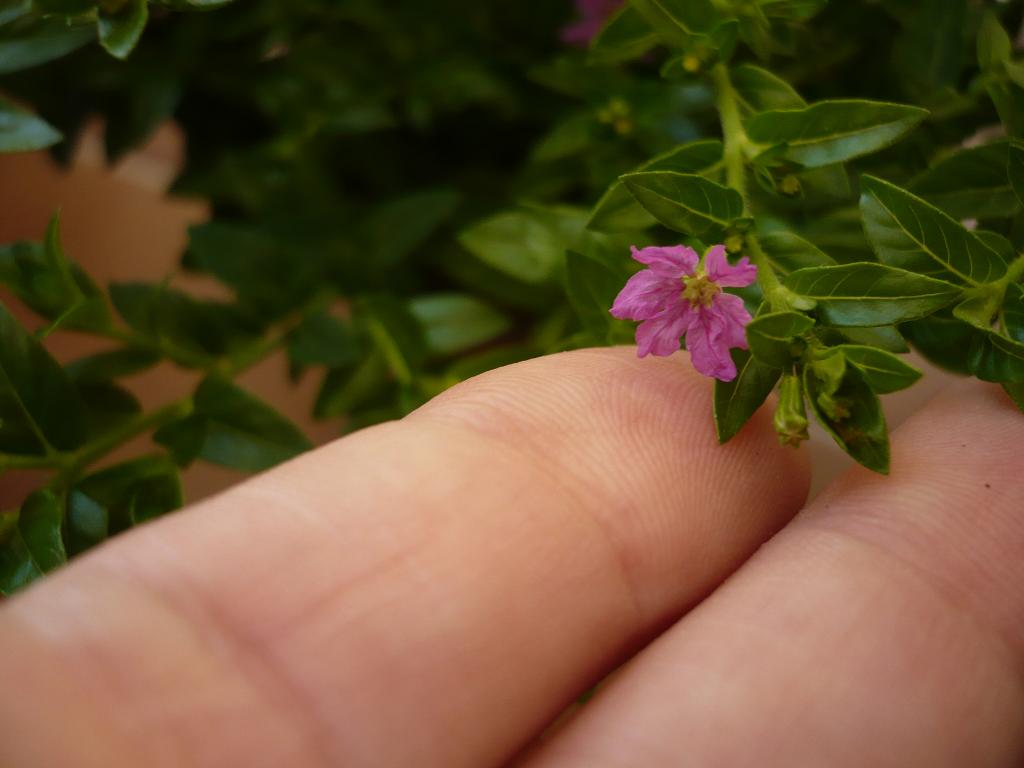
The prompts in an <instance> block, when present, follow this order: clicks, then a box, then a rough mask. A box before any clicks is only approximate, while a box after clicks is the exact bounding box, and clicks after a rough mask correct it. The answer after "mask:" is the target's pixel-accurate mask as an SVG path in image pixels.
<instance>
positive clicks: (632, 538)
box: [0, 349, 807, 768]
mask: <svg viewBox="0 0 1024 768" xmlns="http://www.w3.org/2000/svg"><path fill="white" fill-rule="evenodd" d="M710 393H711V387H710V382H709V381H708V380H706V379H703V378H701V377H699V376H697V375H696V374H695V373H694V372H693V371H692V369H691V368H690V367H689V364H688V363H687V361H686V360H685V356H683V355H678V356H676V358H674V359H668V360H644V361H638V360H637V359H636V358H635V356H634V354H633V352H632V350H625V349H620V350H606V351H583V352H576V353H569V354H563V355H558V356H554V357H551V358H546V359H541V360H535V361H530V362H527V363H522V364H520V365H516V366H512V367H510V368H506V369H503V370H500V371H497V372H493V373H491V374H488V375H485V376H483V377H481V378H479V379H477V380H474V381H473V382H470V383H468V384H466V385H463V386H461V387H459V388H456V389H455V390H454V391H452V392H450V393H449V394H447V395H445V396H443V397H442V398H440V399H438V400H437V401H435V402H434V403H432V404H430V405H429V406H427V407H426V408H424V409H422V410H421V411H419V412H417V413H416V414H414V415H413V416H412V417H410V418H408V419H406V420H405V421H403V422H400V423H395V424H389V425H384V426H381V427H378V428H374V429H371V430H367V431H365V432H362V433H359V434H356V435H354V436H352V437H350V438H347V439H345V440H341V441H339V442H337V443H335V444H333V445H331V446H328V447H326V448H323V449H321V450H319V451H316V452H314V453H313V454H311V455H308V456H306V457H304V458H302V459H300V460H298V461H295V462H293V463H291V464H288V465H286V466H284V467H281V468H279V469H278V470H276V471H274V472H271V473H269V474H267V475H264V476H263V477H260V478H257V479H255V480H253V481H251V482H249V483H246V484H244V485H242V486H240V487H239V488H237V489H235V490H233V491H231V492H229V493H227V494H224V495H223V496H221V497H219V498H217V499H214V500H212V501H209V502H207V503H205V504H202V505H199V506H197V507H196V508H193V509H192V510H189V511H186V512H184V513H181V514H179V515H177V516H175V517H173V518H171V519H169V520H166V521H164V522H161V523H158V524H154V525H150V526H147V527H145V528H142V529H140V530H139V531H137V532H136V533H134V534H132V535H129V536H126V537H124V538H123V539H121V540H120V541H118V542H116V543H114V544H113V545H111V546H109V547H107V548H104V549H103V550H101V551H100V552H98V553H96V554H95V555H93V556H91V557H87V558H85V559H83V560H82V561H81V562H79V563H78V564H76V565H74V566H72V567H71V568H69V569H67V570H66V571H65V572H63V573H61V574H59V575H57V576H56V577H54V578H53V579H52V580H51V581H50V582H48V583H46V584H44V585H42V586H41V587H40V588H38V589H35V590H31V591H30V592H29V593H28V594H26V595H25V596H24V597H23V598H20V599H18V600H15V601H13V603H12V604H11V605H10V606H8V607H6V608H5V610H4V613H3V614H2V615H0V677H2V678H3V679H4V680H5V681H11V684H12V685H13V686H15V688H16V689H18V690H24V691H30V692H31V693H29V694H27V695H26V696H24V697H22V700H21V701H19V702H17V705H15V702H12V701H10V700H9V697H2V699H3V700H0V723H3V725H2V726H0V728H2V729H3V730H4V731H6V736H5V737H4V738H0V763H4V764H13V765H19V766H30V765H33V764H38V762H40V761H38V760H35V761H34V759H33V752H32V750H33V749H39V748H40V745H44V746H45V748H46V749H49V750H58V752H56V753H52V754H51V753H48V754H47V759H48V760H49V761H50V762H49V764H59V765H69V766H70V765H80V764H88V763H87V762H85V761H84V760H83V759H82V757H83V752H82V751H81V750H75V747H76V742H75V741H74V740H73V739H67V740H62V742H61V743H54V740H52V739H47V738H45V733H44V732H45V730H46V728H47V727H48V726H47V724H48V723H51V722H53V721H54V718H58V719H59V721H60V722H62V723H66V724H67V726H66V727H68V728H77V729H78V730H80V731H81V732H82V733H88V734H91V738H92V739H94V740H95V739H99V740H101V741H102V745H103V746H104V748H105V749H106V753H104V754H103V757H102V762H100V761H99V760H98V761H97V763H96V764H102V765H104V766H111V765H117V764H121V763H123V764H126V765H138V764H147V765H156V764H159V763H158V760H159V759H161V758H162V759H165V760H167V761H168V762H169V763H170V764H178V765H180V764H188V765H197V766H201V765H218V766H219V765H225V764H246V765H281V764H288V765H320V764H331V765H351V766H360V765H374V766H389V765H395V766H408V765H417V766H427V767H429V766H435V765H436V766H445V768H452V767H457V766H479V765H489V764H494V763H497V762H500V761H502V760H503V759H506V758H507V757H508V756H510V755H511V754H513V753H514V752H515V751H516V749H517V748H518V747H519V746H520V745H522V744H523V743H524V742H525V741H526V740H527V739H529V737H530V736H531V735H532V734H533V733H534V732H535V731H536V730H538V729H540V728H541V727H543V725H544V724H545V723H546V722H548V721H549V720H550V718H552V717H553V716H554V715H555V714H557V712H558V711H559V710H560V709H561V708H562V707H564V706H565V705H566V704H567V703H568V702H570V701H571V700H572V699H573V698H574V697H575V696H577V695H579V693H581V692H582V691H583V690H585V689H586V688H587V687H588V686H589V685H591V684H592V683H593V682H594V681H596V680H598V679H600V677H601V675H602V674H604V673H605V672H606V671H607V670H609V669H610V668H612V667H614V666H615V665H616V664H618V663H620V662H621V661H622V660H623V659H624V658H625V657H626V656H628V655H629V654H630V653H631V652H633V651H634V650H635V649H636V648H637V647H638V646H639V645H641V644H642V643H643V642H645V641H646V640H647V639H649V638H650V637H652V636H653V635H654V634H655V633H657V632H658V631H659V630H661V629H662V628H664V627H665V626H667V625H668V624H669V623H671V622H672V621H673V620H674V619H675V618H677V617H678V616H679V615H680V614H681V613H683V612H684V611H685V610H686V609H687V608H688V607H689V606H691V605H693V604H694V603H695V602H697V601H699V600H700V599H701V598H702V597H703V596H705V595H706V594H707V593H708V592H709V591H710V590H712V589H713V588H714V587H715V585H717V584H718V583H719V582H720V581H721V580H722V579H724V578H725V577H726V576H727V575H728V574H729V573H730V572H731V571H732V570H733V569H735V568H736V567H737V566H738V565H739V564H740V563H741V562H742V561H743V560H744V559H745V558H746V557H747V556H748V555H749V554H750V553H751V552H752V551H753V550H754V549H756V547H757V546H758V545H759V544H760V543H761V542H762V541H763V540H764V539H766V538H767V537H768V536H770V535H771V534H772V533H773V532H774V531H775V530H777V529H778V528H779V527H780V526H781V525H783V524H784V523H785V521H786V520H788V519H789V517H790V516H791V515H792V514H793V513H794V512H795V510H796V509H797V508H798V507H799V506H800V504H801V503H802V502H803V499H804V495H805V493H806V487H807V472H806V467H805V465H804V464H803V462H802V460H801V459H800V458H799V455H798V454H796V453H794V452H792V451H789V450H785V449H782V448H780V447H779V446H778V445H777V443H776V440H775V438H774V435H773V434H772V433H771V429H770V425H769V423H768V422H769V419H768V417H767V415H766V414H759V415H758V416H757V417H755V419H754V421H753V422H752V423H751V424H750V425H749V427H748V428H747V429H746V430H745V431H744V432H743V433H742V434H741V435H740V436H739V437H738V438H737V439H736V440H735V441H734V442H733V443H730V444H729V445H728V446H726V447H724V448H720V447H719V446H717V444H716V441H715V438H714V431H713V427H712V425H711V420H710V396H711V395H710ZM15 735H17V738H14V737H15ZM33 737H35V738H33ZM25 744H29V745H31V746H29V747H26V748H24V749H21V747H19V745H22V746H23V745H25ZM62 744H63V745H64V746H62ZM111 745H113V746H111ZM19 749H21V751H19ZM61 749H64V750H69V751H67V752H59V750H61ZM26 750H27V751H26ZM70 750H75V751H74V752H72V751H70ZM97 754H100V753H99V752H97ZM140 761H141V762H140Z"/></svg>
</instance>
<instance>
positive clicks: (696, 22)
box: [630, 0, 722, 48]
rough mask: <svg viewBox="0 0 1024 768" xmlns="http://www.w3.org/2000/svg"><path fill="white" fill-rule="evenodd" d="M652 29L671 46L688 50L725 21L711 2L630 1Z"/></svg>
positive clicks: (674, 0) (676, 0) (680, 0)
mask: <svg viewBox="0 0 1024 768" xmlns="http://www.w3.org/2000/svg"><path fill="white" fill-rule="evenodd" d="M630 2H631V3H632V7H633V8H635V9H636V10H637V12H638V13H639V14H640V15H641V16H643V17H644V18H645V19H646V20H647V23H648V24H650V25H651V28H652V29H654V31H655V32H657V33H658V34H659V35H660V36H661V37H662V39H663V40H664V41H665V42H666V43H668V44H669V45H674V46H678V47H683V48H685V47H687V46H689V45H690V44H691V43H692V40H693V37H694V36H697V35H704V34H706V33H708V32H710V31H711V30H712V29H713V28H714V27H715V26H716V25H717V24H718V23H719V22H720V21H721V20H722V19H721V17H720V16H719V14H718V11H716V10H715V6H714V5H712V3H711V0H630Z"/></svg>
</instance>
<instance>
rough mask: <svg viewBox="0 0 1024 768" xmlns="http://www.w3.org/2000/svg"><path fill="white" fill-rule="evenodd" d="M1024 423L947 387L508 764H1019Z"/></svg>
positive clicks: (938, 767)
mask: <svg viewBox="0 0 1024 768" xmlns="http://www.w3.org/2000/svg"><path fill="white" fill-rule="evenodd" d="M1021 445H1024V419H1022V418H1021V416H1020V414H1019V413H1018V412H1017V411H1016V410H1015V409H1014V407H1013V406H1012V404H1011V403H1010V402H1009V400H1008V398H1006V397H1005V396H1004V395H1003V394H1002V392H1000V391H999V390H998V389H997V388H994V387H991V386H987V385H979V384H977V383H973V384H970V385H964V386H961V387H958V388H955V389H953V390H952V391H950V392H948V393H946V394H943V395H942V396H940V397H939V398H937V399H936V400H935V401H933V402H932V403H931V404H929V405H928V406H927V407H926V408H925V409H924V410H923V411H922V412H920V413H918V414H917V415H916V416H914V417H913V418H911V419H910V420H909V421H908V422H907V423H906V424H905V425H904V426H902V427H901V428H900V429H899V430H897V431H896V433H895V434H894V445H893V448H894V455H893V467H894V470H893V474H892V476H891V477H890V478H888V479H886V478H881V477H877V476H874V475H870V474H868V473H867V472H863V471H860V470H855V471H852V472H850V473H849V474H848V475H847V476H845V477H844V478H843V479H841V480H840V481H838V482H837V483H836V484H834V485H833V486H832V487H831V488H830V489H829V490H828V491H827V492H826V493H825V494H824V495H823V496H821V497H819V498H818V499H817V500H816V501H815V502H814V503H813V504H812V505H810V507H809V508H808V509H807V510H805V511H804V512H803V513H801V515H800V516H799V517H798V518H797V519H796V520H795V521H794V522H793V523H791V524H790V525H789V526H788V527H787V528H786V529H785V530H784V531H782V532H781V533H780V534H779V535H778V536H776V537H775V538H774V539H773V540H772V541H771V542H770V543H769V544H768V545H767V546H765V547H764V548H762V549H761V550H760V551H759V552H758V553H757V555H755V556H754V557H753V558H752V559H751V560H750V561H748V562H747V563H746V564H745V565H744V566H743V567H742V568H741V569H740V570H739V571H738V572H737V573H736V574H735V575H734V576H733V577H732V578H731V579H730V580H729V581H728V582H727V583H726V584H725V585H723V586H722V587H721V588H720V589H719V590H717V591H716V592H715V594H714V595H713V596H712V597H711V598H709V599H708V600H706V601H705V602H704V603H703V604H702V605H701V606H700V607H699V608H698V609H696V610H695V611H693V612H691V613H690V614H689V615H688V616H686V617H685V618H684V619H682V620H681V621H680V622H679V623H678V624H676V625H675V626H674V627H672V628H671V629H670V630H668V631H667V632H666V633H664V634H663V635H662V636H661V637H660V638H659V639H658V640H657V641H656V642H655V643H654V644H652V645H651V646H649V647H648V648H647V649H645V650H644V651H643V652H642V653H641V654H640V655H638V656H637V657H636V658H635V659H633V660H632V661H631V662H630V664H628V665H627V666H626V667H625V668H623V669H622V670H621V671H620V673H619V674H618V675H617V676H616V678H615V680H614V681H613V682H612V683H611V684H610V685H609V686H608V687H607V688H606V689H604V690H603V691H602V692H601V693H600V694H599V695H598V696H597V697H596V698H595V699H594V701H592V702H591V704H589V705H588V706H587V707H586V708H584V710H583V711H582V713H581V714H579V715H578V716H577V717H576V718H575V719H574V720H573V721H572V722H571V723H570V724H568V725H567V726H566V727H565V728H564V729H562V730H561V731H560V732H558V733H557V734H554V735H552V736H551V737H550V738H549V739H548V740H547V741H546V743H544V744H543V745H541V746H540V747H539V748H537V749H536V750H535V751H534V753H533V754H532V755H530V756H528V757H526V758H524V759H523V760H522V761H521V763H520V766H521V768H549V766H550V767H551V768H553V767H554V766H558V767H559V768H576V766H579V767H580V768H582V766H586V767H587V768H619V767H625V766H635V765H644V766H652V767H656V766H675V765H688V766H689V765H692V766H701V767H703V766H716V767H717V766H746V765H758V766H786V767H787V768H788V767H790V766H830V767H834V768H845V767H846V766H873V767H874V766H879V767H882V768H884V767H887V766H893V767H894V768H895V767H896V766H899V767H900V768H904V767H905V766H928V767H929V768H933V767H935V768H942V767H944V766H949V767H950V768H953V767H954V766H956V767H959V766H971V768H989V767H992V768H1003V767H1004V766H1005V767H1011V766H1020V765H1024V684H1022V681H1024V557H1022V554H1024V473H1022V472H1021V455H1020V447H1021Z"/></svg>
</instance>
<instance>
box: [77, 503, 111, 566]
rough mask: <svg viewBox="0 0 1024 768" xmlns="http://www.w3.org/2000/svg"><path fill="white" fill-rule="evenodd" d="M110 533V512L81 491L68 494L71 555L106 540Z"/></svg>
mask: <svg viewBox="0 0 1024 768" xmlns="http://www.w3.org/2000/svg"><path fill="white" fill-rule="evenodd" d="M109 535H110V512H109V511H108V510H107V508H106V507H104V506H103V505H102V504H100V503H98V502H97V501H95V500H94V499H91V498H89V497H88V496H86V495H85V494H84V493H82V492H81V491H77V490H72V491H71V492H70V493H69V494H68V505H67V534H66V539H67V550H68V554H69V555H71V556H74V555H78V554H81V553H82V552H85V551H86V550H87V549H90V548H91V547H94V546H96V545H97V544H99V543H101V542H103V541H105V540H106V538H107V536H109Z"/></svg>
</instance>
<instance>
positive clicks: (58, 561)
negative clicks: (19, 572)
mask: <svg viewBox="0 0 1024 768" xmlns="http://www.w3.org/2000/svg"><path fill="white" fill-rule="evenodd" d="M63 522H64V503H63V501H62V500H61V499H60V498H59V497H58V496H57V495H56V494H54V493H53V492H52V491H48V490H42V491H36V492H35V493H33V494H32V495H31V496H29V497H28V498H27V499H25V503H24V504H22V505H21V514H20V515H19V516H18V531H19V532H20V533H21V538H22V540H23V541H24V542H25V547H26V548H27V549H28V551H29V553H30V554H31V556H32V561H33V562H34V563H35V564H36V566H37V567H38V568H39V570H40V571H42V572H43V573H49V572H50V571H52V570H53V569H54V568H56V567H57V566H60V565H63V564H64V563H66V562H67V559H68V556H67V553H66V552H65V551H64V541H63V540H62V539H61V525H62V524H63Z"/></svg>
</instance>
